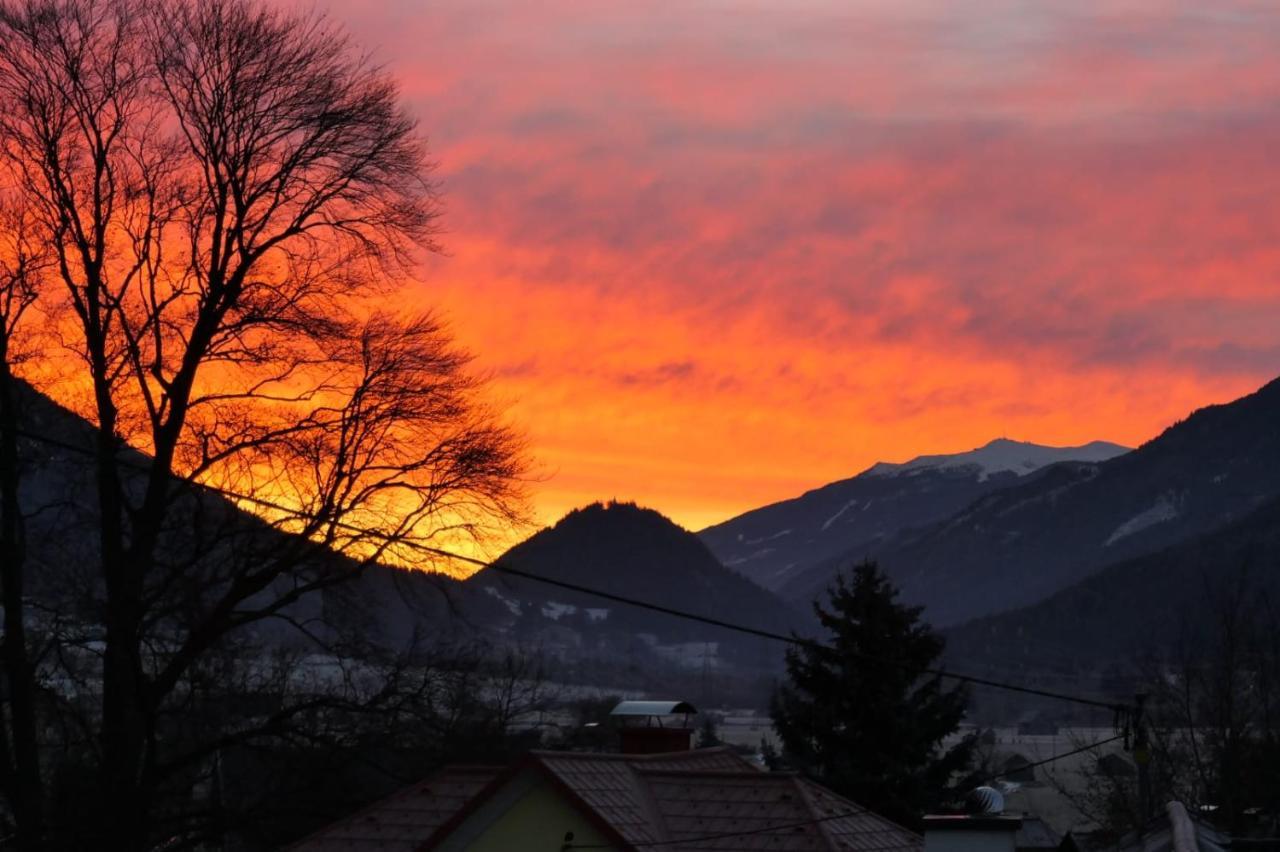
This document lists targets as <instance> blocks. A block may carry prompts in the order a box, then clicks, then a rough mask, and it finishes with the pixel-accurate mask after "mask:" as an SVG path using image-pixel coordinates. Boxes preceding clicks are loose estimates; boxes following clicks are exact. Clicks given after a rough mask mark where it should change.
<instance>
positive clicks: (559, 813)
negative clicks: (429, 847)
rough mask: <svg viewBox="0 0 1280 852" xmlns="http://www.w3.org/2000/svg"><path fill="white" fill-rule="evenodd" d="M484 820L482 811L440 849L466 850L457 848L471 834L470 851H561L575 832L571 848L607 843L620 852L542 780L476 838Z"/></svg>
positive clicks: (473, 816) (445, 841)
mask: <svg viewBox="0 0 1280 852" xmlns="http://www.w3.org/2000/svg"><path fill="white" fill-rule="evenodd" d="M484 817H485V814H484V809H483V808H482V809H481V811H480V812H478V813H476V814H473V815H472V817H471V819H468V820H466V821H465V822H464V823H463V824H462V825H461V826H459V827H458V830H457V831H455V832H453V834H452V835H450V836H449V837H448V838H446V839H445V840H444V842H442V843H441V844H440V848H442V849H452V848H463V847H460V846H456V844H457V842H458V841H459V840H460V839H461V837H465V836H468V835H471V836H472V837H471V840H470V842H466V843H465V848H466V849H467V850H468V852H560V850H561V849H562V848H563V846H564V835H565V832H567V831H572V832H573V843H572V844H571V845H570V846H569V848H570V849H573V848H574V847H575V846H578V845H590V846H596V845H597V844H608V845H605V846H603V847H602V848H604V849H615V850H616V849H617V847H615V846H613V845H611V844H609V842H608V841H607V840H606V839H605V837H604V835H603V834H601V833H600V832H599V831H598V830H597V829H596V828H595V827H594V826H592V824H591V823H590V822H588V821H587V819H586V817H584V816H583V815H582V814H581V813H579V812H578V810H577V809H576V808H574V807H573V806H572V805H570V804H569V803H568V802H567V801H565V800H564V798H563V797H562V796H560V794H559V793H557V792H556V791H555V790H553V789H552V788H551V787H550V786H548V785H547V784H546V782H545V781H541V780H539V782H538V783H536V784H535V785H534V786H532V787H531V788H529V789H528V791H526V792H525V793H524V795H522V796H520V798H519V799H517V800H516V801H515V802H514V803H513V804H512V805H511V806H510V807H509V808H507V809H506V810H505V811H504V812H503V813H502V814H500V815H498V816H497V817H496V819H493V821H492V822H491V823H489V825H488V826H487V827H483V828H482V829H481V830H480V833H479V834H478V835H473V832H474V831H475V830H476V828H477V824H476V820H477V818H480V819H481V820H483V818H484Z"/></svg>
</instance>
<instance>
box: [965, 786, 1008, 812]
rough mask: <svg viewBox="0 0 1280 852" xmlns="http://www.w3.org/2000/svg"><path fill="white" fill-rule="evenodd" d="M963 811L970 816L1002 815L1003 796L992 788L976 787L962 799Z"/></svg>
mask: <svg viewBox="0 0 1280 852" xmlns="http://www.w3.org/2000/svg"><path fill="white" fill-rule="evenodd" d="M964 809H965V810H966V811H968V812H969V813H971V814H981V815H983V816H995V815H997V814H1002V813H1004V796H1003V795H1002V794H1001V793H1000V791H999V790H997V789H996V788H994V787H978V788H976V789H974V790H972V791H970V793H969V795H967V796H965V797H964Z"/></svg>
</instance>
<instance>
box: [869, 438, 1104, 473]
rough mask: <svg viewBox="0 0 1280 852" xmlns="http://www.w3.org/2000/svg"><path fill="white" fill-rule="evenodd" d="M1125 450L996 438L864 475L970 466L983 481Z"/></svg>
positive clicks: (879, 464)
mask: <svg viewBox="0 0 1280 852" xmlns="http://www.w3.org/2000/svg"><path fill="white" fill-rule="evenodd" d="M1126 452H1128V449H1127V448H1125V447H1122V446H1120V445H1119V444H1111V443H1108V442H1106V441H1093V442H1092V443H1089V444H1085V445H1083V446H1080V447H1046V446H1042V445H1040V444H1031V443H1028V442H1026V441H1011V440H1009V439H1008V438H996V439H995V440H994V441H992V442H991V443H989V444H987V445H986V446H982V447H978V448H977V449H976V450H970V451H969V452H967V453H954V454H951V455H937V456H919V457H917V458H914V459H912V460H911V461H908V462H903V463H901V464H894V463H891V462H877V463H876V464H874V465H872V466H871V467H870V468H869V469H868V470H867V471H866V473H865V474H864V475H866V476H913V475H915V474H918V473H922V472H924V471H926V470H956V469H959V468H968V467H972V468H976V469H977V470H978V479H979V480H985V479H986V478H987V477H989V476H991V475H992V474H993V473H1001V472H1004V471H1008V472H1010V473H1016V474H1017V475H1018V476H1025V475H1026V474H1028V473H1031V472H1033V471H1036V470H1039V469H1040V468H1042V467H1046V466H1048V465H1051V464H1056V463H1057V462H1064V461H1085V462H1100V461H1106V460H1107V459H1110V458H1114V457H1116V456H1118V455H1120V454H1122V453H1126Z"/></svg>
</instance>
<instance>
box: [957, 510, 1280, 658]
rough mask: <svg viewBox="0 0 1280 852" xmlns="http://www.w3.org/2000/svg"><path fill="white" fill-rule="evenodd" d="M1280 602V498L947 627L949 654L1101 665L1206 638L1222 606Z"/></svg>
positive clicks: (958, 656)
mask: <svg viewBox="0 0 1280 852" xmlns="http://www.w3.org/2000/svg"><path fill="white" fill-rule="evenodd" d="M1242 592H1243V594H1244V599H1245V600H1246V601H1251V602H1257V601H1263V600H1266V599H1267V598H1268V597H1269V599H1270V600H1271V601H1275V600H1277V599H1280V597H1278V596H1280V499H1276V500H1271V501H1269V502H1267V503H1265V504H1264V505H1263V506H1262V507H1261V508H1259V509H1258V510H1257V511H1255V512H1253V513H1251V514H1249V515H1248V516H1246V517H1244V518H1242V519H1240V520H1238V521H1235V522H1233V523H1230V524H1228V525H1227V526H1225V527H1223V528H1221V529H1218V530H1215V531H1213V532H1210V533H1206V534H1203V535H1198V536H1195V537H1193V538H1191V539H1189V540H1187V541H1184V542H1181V543H1179V544H1175V545H1171V546H1169V547H1166V548H1163V549H1161V550H1158V551H1156V552H1154V553H1150V554H1147V555H1145V556H1139V557H1136V558H1134V559H1127V560H1124V561H1121V562H1117V563H1115V564H1113V565H1109V566H1107V567H1106V568H1104V569H1102V570H1101V571H1099V572H1097V573H1096V574H1093V575H1092V576H1090V577H1088V578H1086V579H1084V580H1081V581H1080V582H1078V583H1075V584H1073V585H1071V586H1068V587H1067V588H1065V589H1063V590H1061V591H1059V592H1057V593H1055V594H1053V595H1052V596H1050V597H1048V598H1046V599H1045V600H1043V601H1041V602H1039V603H1037V604H1033V605H1032V606H1028V607H1023V608H1021V609H1016V610H1012V611H1009V612H1004V613H999V614H997V615H992V616H987V617H985V618H980V619H976V620H974V621H970V622H967V623H965V624H962V625H958V626H956V627H953V628H950V629H949V630H947V631H946V636H947V653H948V656H949V657H950V658H952V659H955V660H964V661H965V662H966V663H989V664H993V665H998V666H999V667H1000V668H1001V669H1002V670H1004V671H1006V672H1008V671H1010V670H1018V669H1019V668H1020V667H1026V668H1027V669H1028V670H1035V669H1037V668H1043V667H1044V665H1045V662H1046V660H1049V661H1052V662H1054V663H1055V664H1056V665H1058V666H1059V667H1064V666H1070V667H1073V668H1075V669H1077V670H1081V669H1082V670H1089V669H1097V668H1098V667H1100V666H1103V665H1105V664H1108V663H1113V662H1119V663H1127V662H1131V661H1133V660H1136V659H1139V658H1140V657H1141V656H1142V655H1144V654H1145V653H1159V652H1161V651H1167V650H1169V649H1170V648H1173V647H1174V646H1176V645H1177V644H1178V643H1180V642H1182V641H1184V640H1186V641H1189V642H1190V643H1192V645H1193V646H1194V645H1203V644H1204V641H1205V636H1204V634H1206V633H1210V632H1212V631H1213V630H1214V624H1213V622H1215V621H1216V620H1217V619H1220V618H1221V617H1222V615H1223V605H1224V603H1225V602H1227V601H1229V600H1230V599H1231V598H1232V596H1233V595H1237V594H1240V593H1242Z"/></svg>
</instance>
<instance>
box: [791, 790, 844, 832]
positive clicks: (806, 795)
mask: <svg viewBox="0 0 1280 852" xmlns="http://www.w3.org/2000/svg"><path fill="white" fill-rule="evenodd" d="M792 779H793V780H792V782H791V783H792V785H793V786H794V787H795V788H796V789H797V790H798V791H799V792H800V800H801V801H802V802H804V806H805V809H806V810H807V811H809V818H810V819H812V820H813V827H814V828H816V829H818V834H820V835H822V839H823V840H824V841H825V842H826V844H827V848H828V849H839V848H840V844H839V843H838V842H837V841H836V836H835V835H834V834H832V833H831V826H829V825H828V824H827V823H828V822H830V819H829V817H830V816H831V815H830V814H820V813H818V803H817V802H815V801H814V799H813V795H812V794H811V793H810V792H809V785H808V783H807V782H806V781H805V779H803V778H800V777H799V776H792Z"/></svg>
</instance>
